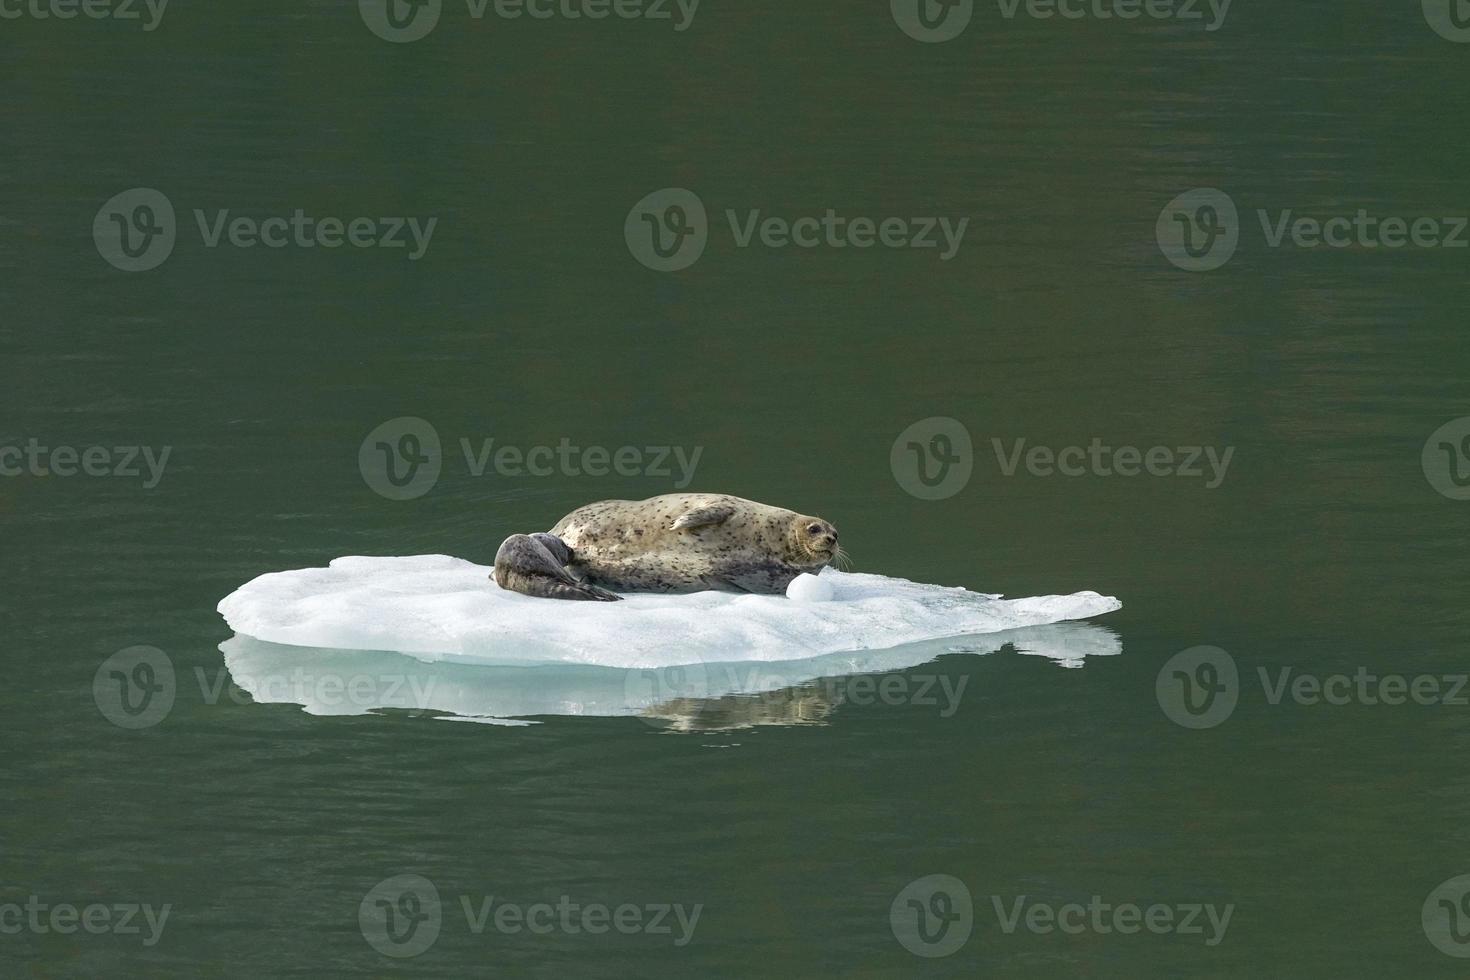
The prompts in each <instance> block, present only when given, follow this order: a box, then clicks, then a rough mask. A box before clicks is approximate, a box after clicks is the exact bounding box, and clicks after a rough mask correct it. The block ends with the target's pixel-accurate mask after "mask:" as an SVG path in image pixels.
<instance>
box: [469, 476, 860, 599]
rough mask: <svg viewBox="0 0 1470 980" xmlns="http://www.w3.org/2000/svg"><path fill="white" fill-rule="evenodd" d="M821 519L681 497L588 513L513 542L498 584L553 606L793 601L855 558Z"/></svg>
mask: <svg viewBox="0 0 1470 980" xmlns="http://www.w3.org/2000/svg"><path fill="white" fill-rule="evenodd" d="M845 557H846V556H845V554H844V552H843V551H842V549H841V547H840V546H839V545H838V544H837V529H836V528H834V527H833V526H832V525H831V524H829V523H828V522H826V521H824V520H822V519H821V518H820V517H809V516H806V515H804V514H798V513H796V512H795V511H791V510H785V509H783V508H781V507H772V506H770V505H768V504H758V503H756V502H755V501H753V500H745V499H743V498H741V497H732V496H729V495H728V494H718V493H671V494H666V495H664V496H662V497H650V498H649V499H647V500H603V501H599V502H598V503H595V504H588V505H587V506H585V507H578V508H577V509H576V510H574V511H572V512H571V513H570V514H568V515H567V516H566V517H563V518H562V519H561V520H559V521H557V522H556V526H555V527H553V528H552V529H551V531H550V533H540V534H512V535H511V536H510V537H508V538H506V539H505V541H504V543H502V544H501V546H500V550H499V551H498V552H496V554H495V572H494V578H495V581H496V583H497V584H498V585H499V586H500V587H501V588H503V589H509V590H510V591H512V592H521V593H524V594H525V595H529V596H539V597H542V598H547V599H590V600H596V601H603V602H609V601H613V600H616V599H618V598H620V597H619V596H618V595H616V594H615V593H617V592H672V593H682V592H703V591H705V590H711V589H712V590H715V591H719V592H752V593H757V594H761V595H780V594H783V593H785V591H786V586H788V585H790V584H791V580H792V579H794V578H796V577H797V576H798V575H801V574H803V573H813V574H814V573H816V572H819V571H821V570H822V569H823V568H825V567H827V566H828V565H830V564H832V563H833V562H834V561H838V560H841V559H843V558H845Z"/></svg>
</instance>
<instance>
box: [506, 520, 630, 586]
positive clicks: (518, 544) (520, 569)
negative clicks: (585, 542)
mask: <svg viewBox="0 0 1470 980" xmlns="http://www.w3.org/2000/svg"><path fill="white" fill-rule="evenodd" d="M571 557H572V549H570V548H568V547H567V546H566V543H565V542H563V541H562V540H561V539H560V538H557V537H554V536H552V535H550V534H512V535H511V536H510V537H508V538H506V539H505V540H504V541H503V542H501V545H500V550H499V551H497V552H496V553H495V573H494V574H495V584H497V585H499V586H500V587H501V588H502V589H506V590H508V591H510V592H519V593H521V594H522V595H529V596H536V597H538V598H541V599H585V600H592V601H594V602H616V601H617V600H618V599H621V598H622V596H619V595H617V594H616V593H613V592H609V591H608V590H607V589H601V588H598V587H597V586H595V585H591V584H589V583H587V582H579V581H577V580H576V579H575V578H573V577H572V573H571V572H569V571H567V569H566V564H567V562H569V561H570V560H571Z"/></svg>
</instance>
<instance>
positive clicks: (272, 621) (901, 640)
mask: <svg viewBox="0 0 1470 980" xmlns="http://www.w3.org/2000/svg"><path fill="white" fill-rule="evenodd" d="M788 594H789V597H788V596H757V595H733V594H729V593H722V592H700V593H696V594H693V595H675V596H667V595H630V596H628V597H627V598H625V599H624V600H623V601H622V602H570V601H557V600H549V599H533V598H531V597H529V596H523V595H520V594H518V593H514V592H507V591H505V590H503V589H501V588H500V587H499V586H497V585H496V584H495V583H494V581H492V580H491V578H490V569H489V568H487V567H485V566H482V565H476V564H474V563H473V562H468V561H464V560H463V559H459V558H451V557H448V556H446V555H418V556H414V557H405V558H364V557H350V558H338V559H337V560H336V561H333V562H332V563H331V565H330V566H329V567H327V568H303V569H298V570H295V571H287V572H272V573H270V574H266V575H262V576H260V577H259V578H256V579H254V580H253V581H250V582H248V583H246V584H245V585H243V586H241V587H240V588H239V589H237V590H236V591H235V592H233V593H231V594H230V595H229V596H227V597H225V599H223V600H222V601H221V602H220V604H219V612H220V614H221V615H222V616H224V618H225V621H226V622H227V623H229V625H230V627H231V628H232V629H234V630H235V632H236V633H239V634H243V635H244V636H246V637H252V638H254V639H256V640H262V641H266V642H267V643H269V644H284V645H287V646H296V647H318V648H329V649H333V650H337V651H343V650H358V651H393V652H396V653H402V654H408V655H410V656H412V657H413V658H414V659H416V660H419V661H426V662H445V663H454V664H481V665H516V666H526V665H534V664H566V665H570V664H578V665H587V666H596V667H606V668H616V669H623V670H627V669H630V668H663V667H672V666H676V665H680V664H701V665H709V664H715V663H741V662H760V663H770V662H776V661H805V660H810V659H811V658H814V657H820V656H823V655H828V654H843V653H849V654H850V653H854V652H858V651H873V650H887V649H889V648H893V647H898V646H901V645H904V644H914V643H919V642H921V641H927V640H935V639H940V638H944V637H962V636H963V637H971V638H973V637H975V636H976V635H980V634H994V633H1000V632H1002V631H1007V630H1018V629H1021V628H1024V627H1035V626H1044V625H1047V624H1051V623H1061V622H1064V621H1067V620H1077V619H1085V618H1088V617H1091V616H1100V615H1102V614H1104V613H1108V612H1112V611H1113V610H1115V609H1118V608H1120V606H1121V605H1122V604H1121V603H1120V602H1118V600H1117V599H1114V598H1112V597H1110V596H1102V595H1098V594H1097V593H1096V592H1078V593H1075V594H1073V595H1063V596H1034V597H1031V598H1024V599H1002V598H1000V597H998V596H992V595H984V594H981V593H976V592H969V591H966V590H965V589H960V588H947V587H944V586H938V585H924V584H920V583H917V582H910V581H907V580H905V579H898V578H887V577H884V576H882V575H867V574H857V573H847V572H840V571H837V570H836V569H831V568H828V569H824V570H823V572H822V573H821V575H820V577H819V578H817V579H816V580H813V579H812V577H811V576H802V577H801V578H799V579H797V581H796V582H793V583H792V587H791V589H790V590H788ZM1103 632H1106V631H1103ZM1107 635H1109V636H1111V634H1107ZM933 655H934V654H933V653H932V652H931V653H930V654H929V656H930V657H932V656H933ZM1058 659H1062V660H1067V659H1071V660H1078V658H1076V657H1073V658H1066V657H1059V658H1058ZM919 662H922V661H919ZM1079 662H1080V661H1079ZM898 666H904V665H903V664H899V665H898ZM231 669H232V670H233V667H232V668H231ZM859 669H863V668H859ZM849 672H851V671H849ZM809 676H816V675H809Z"/></svg>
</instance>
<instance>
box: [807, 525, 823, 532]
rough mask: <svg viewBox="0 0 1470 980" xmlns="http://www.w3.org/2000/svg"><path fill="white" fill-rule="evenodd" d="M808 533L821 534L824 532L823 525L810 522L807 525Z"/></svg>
mask: <svg viewBox="0 0 1470 980" xmlns="http://www.w3.org/2000/svg"><path fill="white" fill-rule="evenodd" d="M806 533H807V534H821V533H822V525H820V524H808V525H807V526H806Z"/></svg>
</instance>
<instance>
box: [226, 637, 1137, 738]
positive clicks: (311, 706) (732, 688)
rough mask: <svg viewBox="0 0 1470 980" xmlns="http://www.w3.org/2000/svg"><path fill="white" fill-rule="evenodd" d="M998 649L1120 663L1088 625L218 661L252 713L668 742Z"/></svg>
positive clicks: (824, 705)
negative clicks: (548, 721)
mask: <svg viewBox="0 0 1470 980" xmlns="http://www.w3.org/2000/svg"><path fill="white" fill-rule="evenodd" d="M1006 646H1010V647H1012V648H1014V649H1015V650H1016V652H1018V653H1022V654H1026V655H1030V656H1042V657H1049V658H1051V659H1053V660H1055V661H1057V662H1058V663H1060V664H1061V665H1063V666H1068V667H1080V666H1082V664H1083V662H1084V661H1085V660H1086V658H1088V657H1100V656H1114V655H1116V654H1119V653H1122V645H1121V644H1120V643H1119V641H1118V638H1117V636H1115V635H1114V634H1113V633H1112V632H1111V631H1109V630H1107V629H1104V628H1102V627H1100V626H1094V625H1092V624H1090V623H1056V624H1052V625H1047V626H1027V627H1022V628H1020V629H1014V630H1006V631H1004V632H1000V633H987V634H983V635H977V636H965V637H948V638H946V639H942V640H926V641H923V642H920V643H910V644H905V645H903V646H898V647H893V648H890V649H887V650H863V651H859V652H856V653H841V654H827V655H825V656H820V657H812V658H809V659H806V660H785V661H744V662H733V661H725V662H709V663H695V664H685V665H680V666H671V667H658V668H653V667H633V668H624V667H601V666H591V665H586V664H542V665H537V666H525V667H521V666H485V665H478V664H457V663H450V662H444V661H439V662H424V661H420V660H416V659H414V658H412V657H407V656H404V655H402V654H396V653H381V652H368V651H361V650H329V649H321V648H313V647H299V646H285V645H282V644H277V643H266V642H264V641H262V640H257V639H254V638H252V637H248V636H235V637H233V638H231V639H230V640H228V641H226V642H225V643H223V644H222V645H221V646H220V650H221V651H222V652H223V653H224V656H225V666H226V667H228V668H229V671H230V674H231V677H232V679H233V680H234V682H235V684H237V685H238V686H239V687H240V688H241V689H243V690H244V691H246V692H247V693H249V694H250V695H251V697H253V698H254V699H255V700H256V701H257V702H260V703H264V704H299V705H301V706H302V707H303V708H304V709H305V710H306V711H308V712H310V713H311V714H317V715H357V714H366V713H368V712H371V711H377V710H381V709H418V710H425V711H430V712H435V713H439V714H443V715H447V716H451V717H452V718H453V720H464V721H483V722H496V723H505V724H523V723H524V722H516V721H510V719H521V718H527V717H534V716H538V715H592V716H603V717H611V716H625V715H636V716H642V717H645V718H649V719H654V720H658V721H659V722H660V724H661V725H666V726H667V727H670V728H673V729H676V730H700V731H708V730H712V729H721V728H743V727H749V726H752V725H803V724H821V723H823V722H824V721H825V720H826V718H827V717H828V716H829V715H830V714H831V713H832V712H833V711H834V710H836V708H837V707H838V706H839V705H840V704H841V703H842V702H843V701H844V700H848V699H849V697H850V696H851V694H852V688H851V687H850V685H851V684H853V683H854V681H853V680H852V678H853V676H854V675H869V674H884V673H889V672H894V671H902V670H905V669H907V668H910V667H916V666H918V665H920V664H925V663H928V662H930V661H932V660H934V659H935V658H936V657H939V656H941V655H943V654H947V653H974V654H988V653H995V652H997V651H999V650H1000V649H1002V648H1003V647H1006ZM832 679H843V680H839V681H833V680H832ZM941 679H942V678H941ZM936 693H937V692H936ZM752 695H760V697H752Z"/></svg>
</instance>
